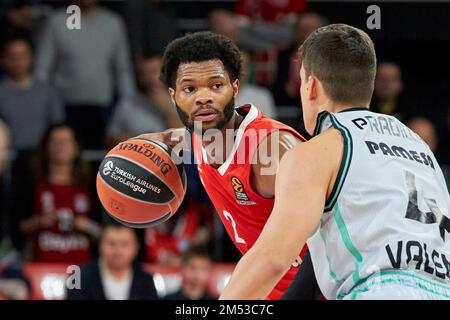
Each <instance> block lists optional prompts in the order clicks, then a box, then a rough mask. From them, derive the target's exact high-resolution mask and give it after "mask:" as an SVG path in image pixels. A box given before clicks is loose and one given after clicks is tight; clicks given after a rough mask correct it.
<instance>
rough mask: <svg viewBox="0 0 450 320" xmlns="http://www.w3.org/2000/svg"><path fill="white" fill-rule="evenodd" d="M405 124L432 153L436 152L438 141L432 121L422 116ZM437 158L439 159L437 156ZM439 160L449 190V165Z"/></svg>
mask: <svg viewBox="0 0 450 320" xmlns="http://www.w3.org/2000/svg"><path fill="white" fill-rule="evenodd" d="M407 125H408V127H409V128H410V129H411V130H412V131H414V132H415V133H417V134H418V135H419V137H421V138H422V140H423V141H425V142H426V144H428V146H429V147H430V149H431V151H432V152H433V153H435V154H436V153H437V151H438V147H439V144H440V143H439V138H438V135H437V132H436V127H435V125H434V124H433V122H431V121H430V120H428V119H426V118H423V117H414V118H412V119H411V120H409V121H408V123H407ZM447 148H448V146H447ZM437 159H438V161H439V158H437ZM439 162H440V163H439V165H440V166H441V169H442V173H443V174H444V178H445V182H446V183H447V189H448V190H450V166H449V165H448V164H447V163H441V161H439Z"/></svg>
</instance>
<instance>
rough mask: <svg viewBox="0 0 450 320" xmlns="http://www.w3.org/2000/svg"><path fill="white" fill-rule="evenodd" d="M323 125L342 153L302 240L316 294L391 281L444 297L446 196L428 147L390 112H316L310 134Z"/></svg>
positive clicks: (448, 250) (339, 295)
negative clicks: (336, 136)
mask: <svg viewBox="0 0 450 320" xmlns="http://www.w3.org/2000/svg"><path fill="white" fill-rule="evenodd" d="M330 127H334V128H336V129H338V130H339V131H340V132H341V134H342V136H343V138H344V151H343V156H342V161H341V164H340V168H339V173H338V176H337V178H336V183H335V185H334V188H333V190H332V192H331V195H330V196H329V198H328V199H327V201H326V204H325V210H324V214H323V216H322V219H321V224H320V227H319V228H318V229H317V231H316V232H315V234H314V235H313V236H312V237H311V238H310V239H308V242H307V243H308V247H309V250H310V252H311V258H312V262H313V265H314V271H315V274H316V277H317V281H318V283H319V286H320V288H321V290H322V293H323V294H324V296H325V297H326V298H327V299H350V298H358V296H359V297H361V296H365V297H370V292H374V291H375V290H378V291H377V292H380V291H379V289H380V288H383V287H384V286H386V288H387V287H388V286H389V285H395V286H397V287H398V286H402V287H405V288H407V287H410V288H411V291H408V290H403V291H397V293H398V292H417V290H418V291H423V292H424V297H430V296H432V297H436V298H450V219H449V218H450V196H449V193H448V190H447V186H446V184H445V181H444V177H443V175H442V171H441V169H440V167H439V165H438V163H437V161H436V159H435V157H434V155H433V153H432V151H431V150H430V148H429V147H428V146H427V144H426V143H425V142H424V141H423V140H422V139H421V138H420V137H419V136H418V135H417V134H415V133H414V132H413V131H411V130H410V129H409V128H408V127H406V126H405V125H404V124H402V123H401V122H400V121H398V120H397V119H396V118H394V117H391V116H386V115H382V114H378V113H374V112H371V111H369V110H368V109H366V108H352V109H348V110H345V111H342V112H339V113H328V112H323V113H321V114H319V116H318V118H317V126H316V130H315V131H316V132H315V135H317V134H319V133H321V132H323V131H325V130H327V129H328V128H330ZM387 291H388V290H387V289H386V292H387ZM381 292H383V290H381ZM368 293H369V294H368ZM402 294H403V293H402ZM402 294H401V295H402ZM378 296H379V295H378ZM382 296H383V295H382ZM373 297H377V295H374V296H373ZM384 297H385V298H386V299H388V298H389V297H392V298H402V297H399V296H398V295H397V296H393V295H389V294H387V293H386V295H384ZM403 298H406V299H407V298H414V299H416V298H420V297H417V295H414V296H411V297H407V296H403Z"/></svg>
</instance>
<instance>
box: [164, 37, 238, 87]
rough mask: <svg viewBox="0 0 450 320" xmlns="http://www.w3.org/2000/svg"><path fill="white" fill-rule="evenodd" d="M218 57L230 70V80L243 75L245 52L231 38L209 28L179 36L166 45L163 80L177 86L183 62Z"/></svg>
mask: <svg viewBox="0 0 450 320" xmlns="http://www.w3.org/2000/svg"><path fill="white" fill-rule="evenodd" d="M215 59H218V60H220V61H222V63H223V65H224V67H225V70H226V71H227V72H228V76H229V77H230V81H234V80H236V79H239V78H240V75H241V68H242V67H241V55H240V52H239V49H238V47H237V46H236V45H235V44H234V43H233V42H232V41H231V40H230V39H228V38H227V37H225V36H222V35H218V34H214V33H212V32H209V31H202V32H195V33H191V34H188V35H185V36H184V37H181V38H178V39H175V40H174V41H172V42H171V43H170V44H169V45H168V46H167V48H166V50H165V52H164V56H163V61H162V67H161V75H160V79H161V81H162V82H163V83H164V84H165V85H166V86H168V87H171V88H175V82H176V73H177V71H178V67H179V65H180V64H182V63H189V62H202V61H208V60H215Z"/></svg>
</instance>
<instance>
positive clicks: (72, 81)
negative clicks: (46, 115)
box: [36, 0, 135, 148]
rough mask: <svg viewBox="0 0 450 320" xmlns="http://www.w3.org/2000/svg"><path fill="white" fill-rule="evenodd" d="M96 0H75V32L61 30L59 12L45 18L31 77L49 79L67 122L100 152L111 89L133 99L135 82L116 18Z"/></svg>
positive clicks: (122, 29) (62, 14)
mask: <svg viewBox="0 0 450 320" xmlns="http://www.w3.org/2000/svg"><path fill="white" fill-rule="evenodd" d="M97 2H98V1H96V0H78V1H75V4H77V5H78V6H80V8H81V29H80V30H69V29H68V28H67V27H66V19H67V14H66V12H65V10H61V11H58V12H57V13H55V14H54V15H53V16H51V17H50V18H49V21H48V24H47V26H46V27H45V29H44V31H43V34H42V39H41V41H40V43H39V48H38V54H37V61H36V74H37V76H38V78H39V79H43V80H49V81H52V82H53V83H54V84H55V85H56V87H57V88H58V89H59V90H60V91H61V92H62V96H63V98H64V101H65V103H66V105H67V109H66V110H67V120H68V122H69V124H71V125H72V126H73V127H74V128H75V130H76V131H77V132H78V133H80V134H81V135H82V141H83V144H84V145H85V147H86V148H100V147H101V145H102V142H103V138H104V130H105V126H106V122H107V117H108V113H109V112H110V106H111V105H112V103H113V101H114V97H115V95H116V92H115V89H116V88H117V90H118V92H117V94H118V96H119V97H120V98H123V97H127V96H133V94H134V92H135V83H134V76H133V70H132V65H131V60H130V54H129V48H128V42H127V33H126V30H125V25H124V23H123V21H122V19H121V18H120V17H119V16H118V15H116V14H115V13H112V12H111V11H109V10H107V9H104V8H102V7H99V6H98V5H97Z"/></svg>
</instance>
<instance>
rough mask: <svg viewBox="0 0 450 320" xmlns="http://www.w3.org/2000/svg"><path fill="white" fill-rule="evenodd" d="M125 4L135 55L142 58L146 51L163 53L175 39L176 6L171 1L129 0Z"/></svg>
mask: <svg viewBox="0 0 450 320" xmlns="http://www.w3.org/2000/svg"><path fill="white" fill-rule="evenodd" d="M124 6H125V16H126V20H127V25H128V31H129V35H130V44H131V48H132V51H133V55H134V57H137V58H141V57H142V56H143V55H144V54H145V52H157V53H162V52H163V51H164V48H165V47H166V45H167V44H168V43H169V42H170V41H172V40H173V39H175V37H176V35H177V23H176V21H175V16H174V14H173V12H175V10H174V9H175V8H174V5H173V4H172V3H170V2H169V1H161V0H127V1H124ZM161 26H163V27H161Z"/></svg>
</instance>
